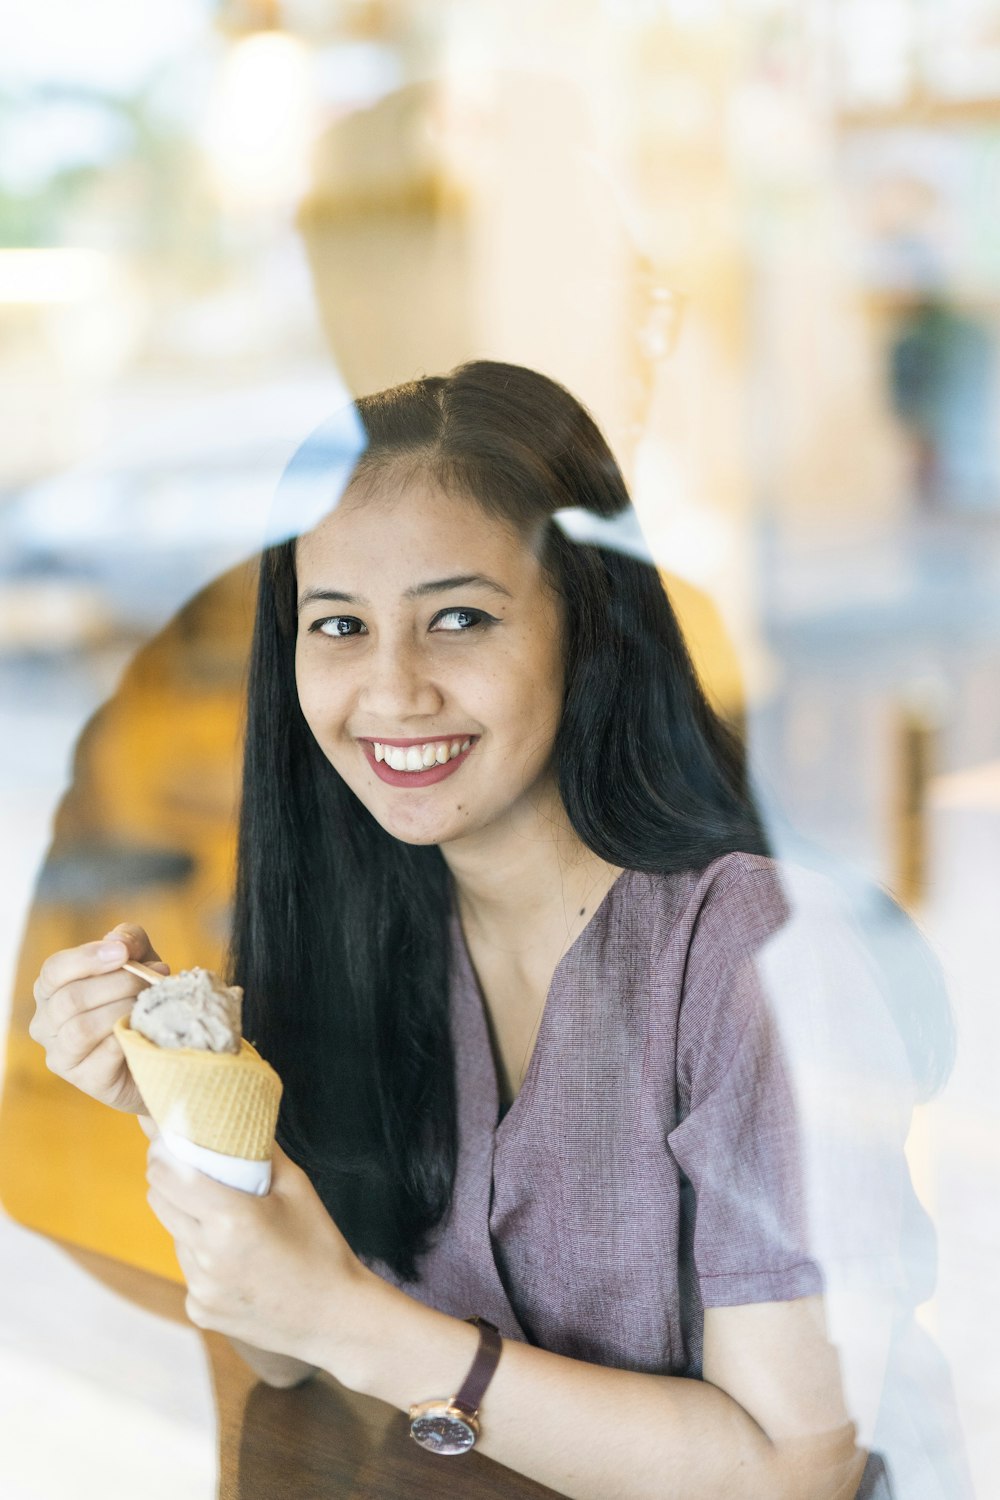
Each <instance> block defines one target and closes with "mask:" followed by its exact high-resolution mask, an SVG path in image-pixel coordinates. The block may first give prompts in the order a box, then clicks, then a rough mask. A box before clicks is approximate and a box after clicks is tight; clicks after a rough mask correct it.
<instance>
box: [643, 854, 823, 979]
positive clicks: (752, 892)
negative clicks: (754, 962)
mask: <svg viewBox="0 0 1000 1500" xmlns="http://www.w3.org/2000/svg"><path fill="white" fill-rule="evenodd" d="M626 874H627V876H628V885H627V887H626V891H627V897H628V902H629V905H630V908H631V914H632V925H633V931H635V932H636V935H637V936H638V935H639V933H640V932H642V933H645V934H646V935H647V937H648V941H649V945H650V952H651V954H652V955H653V956H654V959H657V960H659V959H662V958H667V957H669V956H671V955H672V956H673V957H674V958H675V959H676V957H677V955H678V954H680V953H684V954H689V953H690V951H691V950H692V949H696V950H697V951H698V953H699V954H708V955H709V956H710V957H711V958H712V959H713V960H715V961H720V962H722V961H727V962H733V961H739V960H740V959H741V958H745V957H747V956H749V955H751V954H753V953H755V952H757V951H759V950H760V949H761V948H762V947H764V946H765V945H766V944H768V942H769V941H770V940H771V939H773V938H775V937H776V936H777V935H778V934H779V933H782V932H788V931H789V930H790V929H792V928H794V929H795V930H796V931H799V930H801V929H802V928H803V927H804V926H808V927H813V926H814V925H815V924H817V923H819V924H821V925H824V926H826V925H834V926H837V927H842V926H843V924H844V923H845V921H847V922H848V923H850V917H849V902H848V901H847V900H846V898H845V894H844V892H843V891H842V890H841V889H840V887H839V886H838V884H837V882H835V881H834V880H833V879H832V878H831V877H830V876H828V875H826V874H823V873H821V872H820V871H818V870H815V869H813V868H811V867H808V866H805V865H802V864H799V863H797V862H796V861H794V860H789V859H784V858H782V859H775V858H772V857H770V856H768V855H763V854H754V853H749V852H747V851H743V850H735V851H733V852H731V853H727V854H723V855H721V856H720V857H719V858H717V859H715V860H713V861H712V862H711V863H710V864H708V865H706V866H705V867H704V868H703V869H700V870H679V871H672V872H669V873H656V872H644V871H636V870H632V871H627V872H626Z"/></svg>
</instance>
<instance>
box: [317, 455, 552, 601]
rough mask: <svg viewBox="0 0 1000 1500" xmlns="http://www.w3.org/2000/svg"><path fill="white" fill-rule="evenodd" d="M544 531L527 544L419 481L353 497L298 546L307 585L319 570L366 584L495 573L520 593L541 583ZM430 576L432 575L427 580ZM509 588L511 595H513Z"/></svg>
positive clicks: (504, 523)
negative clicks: (387, 579) (430, 572)
mask: <svg viewBox="0 0 1000 1500" xmlns="http://www.w3.org/2000/svg"><path fill="white" fill-rule="evenodd" d="M540 533H541V527H539V528H537V529H536V535H535V536H533V537H532V536H526V535H525V534H524V531H523V529H519V528H518V527H516V526H515V525H514V524H513V522H511V521H509V520H507V519H505V518H503V517H500V516H496V515H494V514H492V513H491V512H489V511H487V510H486V508H485V507H484V506H483V505H482V504H481V503H480V502H479V501H478V500H476V499H475V498H474V497H472V496H470V495H464V494H452V493H449V492H447V491H445V490H444V489H442V488H441V486H440V485H437V484H435V483H433V482H432V481H427V480H423V479H422V480H417V481H414V482H413V483H411V484H408V485H395V486H392V487H384V488H383V487H380V488H379V489H378V490H375V491H372V490H370V489H368V488H367V487H366V489H365V490H364V491H361V492H355V493H351V491H350V490H349V491H347V492H346V493H345V495H344V497H343V499H342V500H341V501H340V502H339V504H338V505H337V506H336V507H335V508H334V509H333V510H332V511H331V512H330V513H329V514H328V515H327V516H325V517H324V518H323V520H322V521H321V522H320V523H319V525H317V526H316V527H314V529H313V530H312V531H309V532H306V533H304V534H303V535H302V536H301V537H299V538H298V541H297V543H296V548H295V556H296V568H297V572H298V574H299V579H300V582H301V581H302V580H303V579H307V580H308V579H309V575H311V574H313V573H314V572H316V571H317V570H320V571H323V570H328V569H329V568H330V567H335V568H336V569H337V570H338V571H340V572H342V573H346V572H348V571H351V572H354V573H355V574H363V575H365V576H366V577H371V576H373V575H374V576H376V577H378V576H385V575H386V574H388V573H391V574H392V575H393V576H394V577H402V576H403V575H405V574H408V573H413V574H414V575H416V574H417V573H421V574H422V573H425V572H426V570H427V568H428V567H430V568H432V569H436V573H435V575H434V576H438V575H441V574H442V573H449V574H450V573H456V574H468V573H482V572H485V573H490V572H491V570H492V571H494V572H495V571H496V570H497V569H501V570H502V571H504V572H505V573H506V574H508V575H509V576H510V578H511V579H512V580H514V581H515V582H517V583H518V584H519V585H521V586H524V585H528V584H530V583H531V582H533V581H534V580H535V579H537V577H538V576H539V572H540V555H541V535H540ZM428 576H430V575H428ZM509 586H510V585H509V583H508V587H509Z"/></svg>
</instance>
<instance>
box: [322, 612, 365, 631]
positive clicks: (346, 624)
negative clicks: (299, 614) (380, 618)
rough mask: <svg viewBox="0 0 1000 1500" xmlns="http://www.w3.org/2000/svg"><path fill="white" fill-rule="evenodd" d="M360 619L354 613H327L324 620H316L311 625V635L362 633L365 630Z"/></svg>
mask: <svg viewBox="0 0 1000 1500" xmlns="http://www.w3.org/2000/svg"><path fill="white" fill-rule="evenodd" d="M364 628H365V627H364V626H363V625H362V623H361V621H360V620H356V619H355V618H354V616H353V615H327V617H326V618H325V619H323V620H314V621H313V622H312V624H311V625H310V626H309V634H310V635H335V636H340V635H360V633H361V631H362V630H364Z"/></svg>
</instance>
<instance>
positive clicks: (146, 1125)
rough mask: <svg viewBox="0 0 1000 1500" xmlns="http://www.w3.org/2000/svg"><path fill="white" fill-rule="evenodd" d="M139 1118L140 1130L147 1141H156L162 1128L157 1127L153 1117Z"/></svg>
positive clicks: (141, 1116)
mask: <svg viewBox="0 0 1000 1500" xmlns="http://www.w3.org/2000/svg"><path fill="white" fill-rule="evenodd" d="M137 1118H138V1121H139V1125H140V1128H141V1130H142V1132H143V1134H144V1135H145V1136H146V1138H147V1140H150V1141H155V1140H156V1138H157V1136H158V1135H159V1133H160V1128H159V1126H158V1125H157V1123H156V1121H155V1120H154V1119H153V1117H152V1115H138V1116H137Z"/></svg>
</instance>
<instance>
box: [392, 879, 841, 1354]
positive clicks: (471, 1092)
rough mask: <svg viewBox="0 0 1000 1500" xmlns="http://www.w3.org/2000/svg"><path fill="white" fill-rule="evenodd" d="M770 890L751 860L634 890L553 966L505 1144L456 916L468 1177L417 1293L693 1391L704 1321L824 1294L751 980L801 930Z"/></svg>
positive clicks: (767, 1031)
mask: <svg viewBox="0 0 1000 1500" xmlns="http://www.w3.org/2000/svg"><path fill="white" fill-rule="evenodd" d="M774 871H775V866H774V865H773V863H772V862H771V861H769V860H766V859H763V858H760V857H758V856H752V855H744V854H734V855H727V856H725V857H724V858H722V859H720V860H718V861H716V862H715V863H714V864H713V865H711V866H709V868H708V869H706V870H704V871H700V872H691V873H683V874H677V875H671V876H659V875H646V874H642V873H640V872H638V871H634V870H626V871H624V873H623V874H622V875H621V876H619V878H618V879H617V880H616V882H615V884H614V885H613V886H612V887H611V890H610V891H609V892H608V894H607V895H606V896H605V898H604V900H603V902H602V903H601V904H600V906H599V907H598V909H597V910H596V911H595V912H594V914H593V916H592V917H591V919H590V921H589V923H588V924H587V926H586V927H585V928H584V930H583V932H582V933H581V934H580V935H579V937H578V938H577V939H576V941H575V942H574V943H573V945H572V947H571V948H570V949H569V951H568V952H567V953H566V954H565V955H564V956H563V958H562V959H561V960H560V962H559V963H558V965H557V966H556V969H555V972H554V974H553V977H552V983H551V987H550V989H549V992H548V996H547V999H546V1003H545V1008H544V1013H543V1016H542V1022H541V1027H540V1030H539V1033H538V1038H537V1042H536V1045H535V1049H534V1052H533V1054H532V1057H531V1061H530V1064H529V1067H528V1071H527V1074H526V1075H525V1078H524V1082H523V1084H522V1087H521V1090H520V1093H519V1094H518V1096H517V1098H516V1099H515V1100H514V1102H513V1104H512V1105H511V1106H510V1108H509V1110H508V1111H507V1113H506V1115H504V1116H503V1118H502V1119H500V1120H499V1123H498V1118H499V1115H500V1102H499V1090H498V1082H497V1071H496V1064H495V1061H494V1056H493V1051H492V1047H491V1043H490V1037H489V1032H488V1029H487V1021H486V1013H485V1009H484V1001H483V996H482V992H481V990H480V987H479V984H478V981H477V979H476V975H475V972H474V969H473V966H472V963H471V960H470V957H469V953H468V950H467V947H466V944H465V940H464V937H463V934H462V928H461V924H460V922H459V919H458V915H457V913H456V912H453V914H452V918H451V942H452V960H453V962H452V988H451V1014H452V1027H453V1036H454V1045H455V1056H456V1071H457V1086H458V1118H459V1156H458V1168H457V1173H456V1180H455V1188H454V1196H453V1200H452V1206H451V1210H450V1213H449V1216H448V1218H447V1220H446V1221H445V1224H444V1225H443V1227H442V1229H441V1230H440V1231H439V1233H438V1237H437V1240H436V1242H435V1244H434V1245H433V1247H432V1248H431V1250H430V1251H429V1252H428V1253H427V1254H426V1255H425V1256H424V1257H423V1259H422V1260H421V1262H420V1280H419V1282H417V1283H415V1284H407V1285H406V1290H407V1291H409V1292H410V1293H411V1294H412V1295H414V1296H416V1297H418V1298H419V1299H421V1300H422V1301H424V1302H427V1303H429V1304H430V1305H432V1306H434V1307H436V1308H438V1309H440V1310H441V1311H442V1312H447V1313H450V1314H452V1315H454V1316H457V1317H466V1316H468V1315H469V1314H471V1313H473V1312H475V1313H478V1314H479V1315H480V1316H482V1317H485V1318H488V1319H489V1320H490V1321H491V1322H493V1323H495V1324H496V1325H497V1327H498V1328H499V1329H500V1331H501V1333H502V1334H503V1335H504V1337H506V1338H515V1339H522V1340H527V1341H528V1342H530V1343H534V1344H538V1345H541V1346H542V1347H543V1348H546V1349H550V1350H553V1351H555V1352H556V1353H559V1354H565V1355H568V1356H571V1357H573V1358H576V1359H581V1360H587V1361H590V1362H591V1363H595V1364H603V1365H610V1366H615V1367H617V1368H620V1369H628V1370H637V1371H645V1372H649V1373H660V1374H672V1375H690V1376H696V1375H699V1374H700V1373H701V1353H702V1309H703V1308H704V1307H717V1306H729V1305H734V1304H738V1303H748V1302H767V1301H775V1300H783V1299H787V1298H793V1297H802V1296H805V1295H807V1294H809V1293H813V1292H819V1291H821V1290H822V1278H821V1275H820V1272H819V1270H818V1268H817V1266H816V1265H815V1264H814V1263H813V1262H812V1261H811V1260H810V1258H809V1256H808V1254H807V1252H806V1249H805V1243H806V1238H805V1227H804V1222H803V1219H804V1215H803V1201H802V1192H801V1186H800V1180H799V1171H798V1163H797V1154H796V1131H795V1111H794V1107H793V1102H792V1095H791V1091H790V1088H789V1084H788V1080H787V1079H786V1077H785V1073H784V1069H783V1066H782V1059H781V1049H780V1045H779V1042H778V1038H777V1036H776V1034H775V1032H774V1030H773V1028H772V1022H771V1017H770V1015H769V1008H768V1004H767V1002H766V1000H765V998H764V996H763V993H762V990H761V987H760V984H759V981H758V976H757V971H756V968H755V964H754V954H755V951H756V950H757V949H758V947H759V946H760V945H761V944H762V943H763V942H765V941H766V939H767V938H768V936H769V935H770V934H772V933H773V932H774V931H776V930H777V929H778V928H780V927H781V925H782V923H783V922H784V920H785V918H786V916H787V908H786V906H785V902H784V898H783V896H782V892H781V887H780V883H779V881H778V880H777V879H776V877H775V873H774ZM380 1269H381V1268H380Z"/></svg>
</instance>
